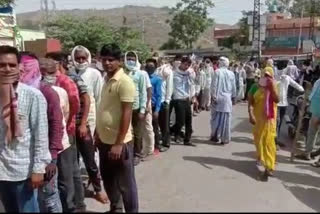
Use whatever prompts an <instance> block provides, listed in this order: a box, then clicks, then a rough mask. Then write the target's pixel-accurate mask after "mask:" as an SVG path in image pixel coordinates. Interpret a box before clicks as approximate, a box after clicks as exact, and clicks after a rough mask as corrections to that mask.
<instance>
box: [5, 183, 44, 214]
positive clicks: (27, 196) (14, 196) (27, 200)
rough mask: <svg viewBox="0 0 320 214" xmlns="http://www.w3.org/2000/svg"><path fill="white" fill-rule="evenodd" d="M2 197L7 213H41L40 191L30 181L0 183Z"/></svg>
mask: <svg viewBox="0 0 320 214" xmlns="http://www.w3.org/2000/svg"><path fill="white" fill-rule="evenodd" d="M0 197H1V200H2V203H3V206H4V209H5V210H6V212H7V213H39V203H38V200H37V198H38V190H33V189H32V188H31V186H30V180H29V179H27V180H24V181H17V182H12V181H0Z"/></svg>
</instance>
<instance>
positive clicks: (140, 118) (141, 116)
mask: <svg viewBox="0 0 320 214" xmlns="http://www.w3.org/2000/svg"><path fill="white" fill-rule="evenodd" d="M138 117H139V120H140V121H142V120H144V119H145V115H144V114H142V113H139V115H138Z"/></svg>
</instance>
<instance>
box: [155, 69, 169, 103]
mask: <svg viewBox="0 0 320 214" xmlns="http://www.w3.org/2000/svg"><path fill="white" fill-rule="evenodd" d="M156 74H157V75H158V76H160V77H161V78H162V99H161V102H166V103H170V101H171V97H172V93H173V71H172V67H171V65H168V64H165V65H162V66H161V67H159V68H158V69H157V71H156Z"/></svg>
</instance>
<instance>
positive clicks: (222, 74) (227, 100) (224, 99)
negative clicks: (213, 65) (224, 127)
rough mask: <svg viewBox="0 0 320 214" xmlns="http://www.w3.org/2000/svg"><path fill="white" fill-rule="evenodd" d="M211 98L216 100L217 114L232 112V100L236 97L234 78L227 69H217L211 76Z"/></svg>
mask: <svg viewBox="0 0 320 214" xmlns="http://www.w3.org/2000/svg"><path fill="white" fill-rule="evenodd" d="M211 96H212V97H213V98H215V99H216V102H217V104H216V105H215V106H214V108H215V111H217V112H227V113H231V112H232V98H234V97H236V96H237V88H236V78H235V75H234V73H233V72H232V71H230V70H228V68H219V69H218V70H217V71H216V72H215V73H214V75H213V78H212V84H211Z"/></svg>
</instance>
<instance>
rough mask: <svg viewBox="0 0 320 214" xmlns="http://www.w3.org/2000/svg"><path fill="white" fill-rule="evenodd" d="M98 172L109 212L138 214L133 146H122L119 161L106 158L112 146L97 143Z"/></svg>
mask: <svg viewBox="0 0 320 214" xmlns="http://www.w3.org/2000/svg"><path fill="white" fill-rule="evenodd" d="M98 148H99V155H100V171H101V176H102V180H103V183H104V187H105V190H106V192H107V195H108V196H109V199H110V211H111V212H122V210H123V206H124V208H125V211H126V212H129V213H138V212H139V205H138V191H137V184H136V178H135V173H134V164H133V159H134V158H133V157H134V152H133V144H132V143H131V142H129V143H127V144H125V145H123V149H122V154H121V158H120V160H116V161H115V160H111V159H110V158H109V157H108V155H107V154H108V153H109V152H110V150H111V148H112V145H107V144H104V143H101V142H99V143H98Z"/></svg>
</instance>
